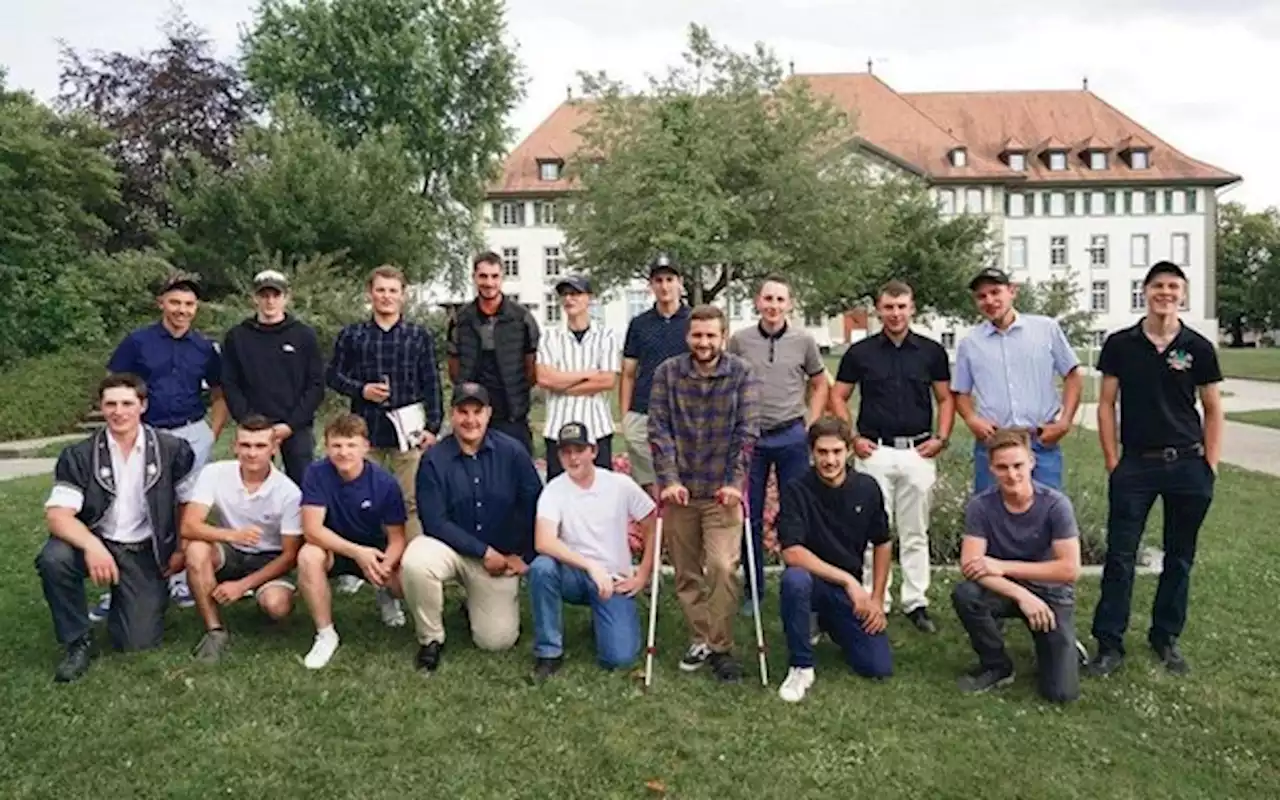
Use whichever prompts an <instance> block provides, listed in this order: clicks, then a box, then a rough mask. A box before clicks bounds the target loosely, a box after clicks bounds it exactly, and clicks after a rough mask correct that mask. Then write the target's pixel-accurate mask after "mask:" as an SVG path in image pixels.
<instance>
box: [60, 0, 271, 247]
mask: <svg viewBox="0 0 1280 800" xmlns="http://www.w3.org/2000/svg"><path fill="white" fill-rule="evenodd" d="M162 31H163V33H164V38H165V41H164V44H162V45H161V46H160V47H158V48H156V49H154V50H151V51H149V52H145V53H142V54H141V55H128V54H126V53H119V52H116V53H102V52H94V53H92V54H90V55H88V56H81V55H80V54H78V53H76V52H75V51H74V50H72V49H71V48H69V47H67V46H65V45H64V46H63V48H62V74H61V79H60V85H61V94H60V95H59V98H58V102H59V104H60V105H61V107H62V108H63V109H69V110H77V111H82V112H84V113H85V114H87V115H88V116H89V117H91V118H92V119H94V120H96V121H97V122H98V123H99V124H100V125H101V126H102V127H103V128H105V129H106V130H108V131H110V132H111V134H112V135H113V138H112V139H111V140H110V141H109V142H108V143H107V144H106V151H107V153H108V154H109V155H110V156H111V158H112V159H113V160H114V162H115V165H116V169H117V170H118V171H119V172H120V174H121V175H122V181H121V185H120V193H121V197H122V199H123V203H122V204H121V205H120V206H119V210H120V212H121V213H120V214H119V216H118V218H116V219H112V220H111V223H112V225H113V227H114V228H115V229H116V233H115V235H114V236H113V237H112V239H111V240H110V241H109V243H108V244H109V246H110V247H111V248H112V249H121V248H131V247H147V246H151V245H154V244H155V243H156V241H157V236H158V232H159V230H160V229H161V228H163V227H166V226H168V225H171V224H173V221H174V220H173V211H172V209H171V208H170V206H169V203H168V199H167V196H166V187H167V185H168V183H169V182H170V180H171V178H172V176H173V174H174V172H175V170H177V169H180V168H181V165H182V164H183V163H184V162H186V161H187V160H189V159H190V158H191V157H193V156H196V155H198V156H199V157H200V158H202V159H203V160H204V162H205V163H207V164H209V165H211V166H212V167H213V168H215V169H227V168H228V167H230V165H231V150H232V145H233V144H234V143H235V141H236V138H237V137H238V136H239V135H240V133H241V131H242V130H243V129H244V126H245V125H246V124H247V122H248V121H249V119H250V117H251V115H252V114H253V113H255V112H256V110H257V105H256V103H255V102H254V101H253V100H252V98H251V97H250V94H249V91H248V87H247V85H246V84H245V82H244V79H243V77H242V76H241V74H240V72H239V71H238V70H237V69H236V68H235V67H234V66H233V65H230V64H226V63H223V62H221V61H219V60H218V59H217V58H215V57H214V55H213V46H212V43H211V42H210V41H209V39H208V37H207V36H206V35H205V34H204V32H203V31H202V30H200V29H199V28H197V27H196V26H195V25H193V24H192V23H190V22H189V21H187V20H186V19H185V18H183V17H181V16H177V17H175V18H173V19H171V20H170V21H168V22H167V23H165V24H164V26H163V27H162Z"/></svg>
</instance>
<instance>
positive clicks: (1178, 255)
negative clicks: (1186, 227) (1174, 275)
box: [1169, 233, 1191, 267]
mask: <svg viewBox="0 0 1280 800" xmlns="http://www.w3.org/2000/svg"><path fill="white" fill-rule="evenodd" d="M1169 255H1170V258H1169V260H1170V261H1172V262H1173V263H1175V264H1177V265H1178V266H1180V267H1185V266H1187V265H1189V264H1190V263H1191V237H1190V236H1189V235H1187V234H1185V233H1175V234H1173V236H1172V238H1171V240H1170V242H1169Z"/></svg>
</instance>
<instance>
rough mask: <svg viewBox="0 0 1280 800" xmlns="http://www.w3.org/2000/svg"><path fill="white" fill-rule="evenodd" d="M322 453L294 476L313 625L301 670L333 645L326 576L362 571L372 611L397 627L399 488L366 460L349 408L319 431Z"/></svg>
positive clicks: (302, 580) (362, 434)
mask: <svg viewBox="0 0 1280 800" xmlns="http://www.w3.org/2000/svg"><path fill="white" fill-rule="evenodd" d="M324 449H325V457H324V458H323V459H321V460H320V461H317V462H315V463H314V464H312V465H311V466H310V467H307V474H306V476H305V477H304V478H303V479H302V534H303V536H305V537H306V544H304V545H303V546H302V550H300V551H299V552H298V585H299V588H300V589H301V590H302V597H303V599H304V600H306V601H307V608H309V609H311V619H312V620H314V621H315V624H316V639H315V644H313V645H312V647H311V652H309V653H307V657H306V658H305V659H304V660H303V664H305V665H306V667H307V668H308V669H320V668H321V667H323V666H324V665H326V664H328V663H329V659H330V658H332V657H333V654H334V652H335V651H336V650H337V649H338V632H337V630H336V629H335V628H334V627H333V595H332V594H331V593H330V591H329V576H331V575H333V576H337V575H362V576H363V577H364V579H365V580H367V581H369V583H372V584H373V585H374V586H376V587H377V589H378V591H377V602H378V610H379V611H380V612H381V614H382V622H383V624H385V625H387V626H388V627H392V628H396V627H400V626H402V625H404V623H405V618H404V610H403V609H402V608H401V607H400V601H399V600H397V599H396V598H397V597H400V596H401V595H402V593H401V590H400V556H401V555H403V554H404V547H405V543H404V542H405V536H404V527H405V520H406V519H408V513H407V512H406V510H405V502H404V494H403V493H402V492H401V491H400V484H398V483H396V479H395V476H394V475H392V474H391V473H390V472H387V471H386V470H385V469H383V468H382V467H380V466H378V465H377V464H374V463H373V462H371V461H368V460H367V459H366V458H365V456H366V455H367V454H368V452H369V434H368V428H366V427H365V422H364V420H363V419H361V418H360V417H358V416H356V415H355V414H343V415H342V416H340V417H338V418H337V419H335V420H333V422H330V423H329V424H328V425H327V426H325V429H324Z"/></svg>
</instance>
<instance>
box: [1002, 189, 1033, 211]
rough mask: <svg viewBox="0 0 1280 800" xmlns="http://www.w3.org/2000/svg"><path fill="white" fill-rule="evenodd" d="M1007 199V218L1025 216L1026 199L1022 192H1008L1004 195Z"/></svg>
mask: <svg viewBox="0 0 1280 800" xmlns="http://www.w3.org/2000/svg"><path fill="white" fill-rule="evenodd" d="M1005 197H1007V198H1008V199H1009V216H1011V217H1025V216H1027V197H1028V195H1026V194H1023V193H1022V192H1010V193H1009V194H1007V195H1005Z"/></svg>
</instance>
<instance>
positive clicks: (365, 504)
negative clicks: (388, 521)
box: [360, 500, 373, 511]
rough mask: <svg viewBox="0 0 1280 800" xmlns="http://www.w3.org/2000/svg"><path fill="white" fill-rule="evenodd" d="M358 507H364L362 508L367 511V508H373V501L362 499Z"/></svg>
mask: <svg viewBox="0 0 1280 800" xmlns="http://www.w3.org/2000/svg"><path fill="white" fill-rule="evenodd" d="M360 507H361V508H362V509H364V510H366V511H368V510H369V509H371V508H373V501H372V500H362V501H360Z"/></svg>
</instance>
